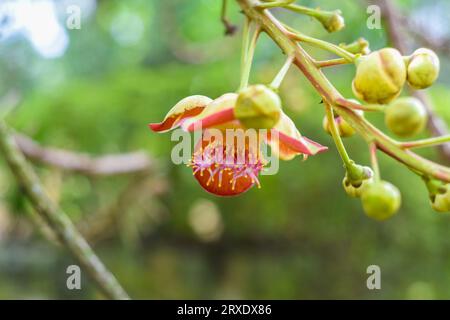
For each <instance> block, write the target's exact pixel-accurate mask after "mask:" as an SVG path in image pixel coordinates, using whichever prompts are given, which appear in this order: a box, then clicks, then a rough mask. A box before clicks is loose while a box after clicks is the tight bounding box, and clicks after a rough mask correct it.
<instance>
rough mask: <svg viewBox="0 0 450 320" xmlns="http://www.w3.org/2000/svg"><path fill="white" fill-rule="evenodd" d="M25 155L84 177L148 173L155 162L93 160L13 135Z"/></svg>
mask: <svg viewBox="0 0 450 320" xmlns="http://www.w3.org/2000/svg"><path fill="white" fill-rule="evenodd" d="M14 138H15V140H16V143H17V145H18V146H19V148H20V150H21V151H22V152H23V153H24V155H25V156H26V157H27V158H29V159H31V160H34V161H37V162H40V163H44V164H47V165H51V166H55V167H58V168H61V169H63V170H67V171H75V172H78V173H80V174H85V175H98V176H108V175H119V174H127V173H137V172H144V171H149V170H150V169H151V168H152V167H153V162H152V160H151V159H150V158H149V156H148V155H147V154H146V153H145V152H139V151H137V152H132V153H123V154H111V155H104V156H99V157H92V156H90V155H88V154H83V153H76V152H72V151H67V150H63V149H57V148H51V147H43V146H41V145H39V144H38V143H37V142H35V141H33V140H32V139H31V138H29V137H27V136H26V135H24V134H20V133H16V134H15V135H14Z"/></svg>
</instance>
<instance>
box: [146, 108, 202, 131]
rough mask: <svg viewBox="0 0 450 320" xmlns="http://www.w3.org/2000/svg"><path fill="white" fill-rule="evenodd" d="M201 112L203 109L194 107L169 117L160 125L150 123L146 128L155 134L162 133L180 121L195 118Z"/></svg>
mask: <svg viewBox="0 0 450 320" xmlns="http://www.w3.org/2000/svg"><path fill="white" fill-rule="evenodd" d="M202 111H203V107H195V108H193V109H190V110H188V111H185V112H183V113H182V114H178V115H174V116H171V117H169V118H167V119H165V120H164V121H163V122H160V123H150V124H149V125H148V126H149V127H150V129H152V130H153V131H155V132H164V131H167V130H170V129H173V128H175V127H177V126H178V125H180V123H181V122H182V120H184V119H187V118H191V117H195V116H196V115H198V114H200V113H201V112H202Z"/></svg>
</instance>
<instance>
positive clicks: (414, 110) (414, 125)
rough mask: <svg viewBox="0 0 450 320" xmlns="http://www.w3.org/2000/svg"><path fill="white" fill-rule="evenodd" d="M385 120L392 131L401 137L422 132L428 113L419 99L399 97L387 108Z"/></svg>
mask: <svg viewBox="0 0 450 320" xmlns="http://www.w3.org/2000/svg"><path fill="white" fill-rule="evenodd" d="M384 112H385V114H384V122H385V123H386V126H387V127H388V128H389V130H390V131H392V132H393V133H395V134H396V135H398V136H400V137H409V136H413V135H415V134H417V133H420V132H421V131H422V130H423V129H424V128H425V125H426V124H427V121H428V114H427V111H426V109H425V107H424V106H423V104H422V102H421V101H420V100H419V99H416V98H413V97H406V98H399V99H397V100H395V101H394V102H391V103H390V104H389V105H388V106H387V108H386V109H385V111H384Z"/></svg>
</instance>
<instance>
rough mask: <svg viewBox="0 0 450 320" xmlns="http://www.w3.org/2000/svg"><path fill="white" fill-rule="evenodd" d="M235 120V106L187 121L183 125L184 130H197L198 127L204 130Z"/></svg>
mask: <svg viewBox="0 0 450 320" xmlns="http://www.w3.org/2000/svg"><path fill="white" fill-rule="evenodd" d="M233 120H236V118H235V116H234V107H232V108H228V109H224V110H221V111H218V112H216V113H213V114H211V115H209V116H206V117H204V118H200V119H198V120H196V121H189V122H186V123H185V124H183V125H182V127H183V129H184V130H186V131H188V132H192V131H194V130H197V128H198V129H199V130H202V129H207V128H211V127H218V126H220V125H222V124H225V123H228V122H231V121H233Z"/></svg>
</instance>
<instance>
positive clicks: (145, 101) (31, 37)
mask: <svg viewBox="0 0 450 320" xmlns="http://www.w3.org/2000/svg"><path fill="white" fill-rule="evenodd" d="M230 2H231V3H230V8H229V13H230V14H229V16H230V19H231V21H232V22H233V23H235V24H237V25H239V26H241V25H242V21H243V16H242V15H241V14H240V13H239V9H238V7H237V5H236V3H234V1H230ZM301 3H302V4H305V5H311V6H314V7H315V6H320V7H322V8H326V9H337V8H339V9H341V10H342V11H343V15H344V17H345V19H346V25H347V27H346V28H345V29H344V30H343V31H341V32H339V33H336V34H327V33H326V32H325V31H323V30H322V29H321V26H320V24H318V23H317V22H316V21H313V20H311V19H309V18H305V17H301V16H296V15H293V14H290V13H286V12H285V11H282V10H275V11H274V12H275V14H276V15H277V16H278V17H280V18H282V19H284V20H285V21H289V22H290V23H291V24H292V25H294V26H295V27H297V28H299V29H300V30H302V31H303V32H304V33H307V34H310V35H313V36H316V37H320V38H323V39H326V40H329V41H332V42H334V43H340V42H351V41H353V40H355V39H357V38H359V37H361V36H362V37H365V38H366V39H367V40H369V41H370V44H371V48H372V49H373V50H374V49H377V48H381V47H384V46H386V45H388V38H387V35H386V29H385V28H384V25H383V28H382V29H380V30H369V29H368V28H367V27H366V19H367V17H368V15H367V13H366V9H367V5H368V4H370V3H371V2H370V1H369V2H364V1H356V0H354V1H351V0H345V1H339V2H337V1H326V0H322V1H319V0H317V1H307V0H305V1H301ZM73 4H75V5H78V6H79V7H80V8H81V13H82V20H81V29H79V30H77V29H75V30H70V29H68V28H67V27H66V19H67V17H68V14H67V12H66V9H67V6H69V5H73ZM396 4H397V6H398V7H399V8H400V10H402V12H403V13H404V14H403V15H402V16H406V17H408V18H409V19H411V21H413V23H414V24H415V25H417V26H418V28H417V30H418V31H420V32H422V33H424V34H425V35H426V36H427V37H433V38H435V39H437V41H436V43H444V44H445V40H446V39H447V37H450V28H449V21H450V19H449V18H450V17H449V12H450V10H449V9H450V4H449V3H448V1H443V0H441V1H432V2H431V1H396ZM220 8H221V2H220V1H219V0H191V1H186V0H127V1H119V0H97V1H95V0H70V1H51V0H40V1H19V0H18V1H5V0H1V1H0V94H1V96H7V95H8V93H10V92H11V90H13V91H14V92H17V93H18V95H20V103H19V104H18V105H17V106H16V107H15V108H14V109H13V110H12V111H11V112H10V113H9V115H8V117H7V121H8V123H9V124H10V125H11V126H13V127H14V128H15V129H16V130H17V131H19V132H22V133H24V134H27V135H29V136H30V137H32V138H33V139H35V140H36V141H38V142H39V143H40V144H42V145H44V146H52V147H58V148H65V149H68V150H72V151H77V152H82V153H89V154H92V155H104V154H109V153H124V152H131V151H135V150H144V151H145V152H146V153H147V154H148V155H149V157H151V159H152V170H151V172H149V173H148V172H147V173H145V174H132V175H122V176H112V177H98V176H92V175H91V176H89V175H83V174H77V173H73V172H67V171H63V170H61V169H58V168H55V167H51V166H47V165H42V164H35V168H36V170H37V171H38V174H39V176H40V177H41V179H42V181H43V183H44V184H45V186H46V187H47V189H48V192H49V194H50V195H51V197H52V198H53V199H54V200H55V201H57V202H58V203H59V204H60V206H61V207H62V208H63V209H64V210H65V211H66V212H67V213H68V215H69V216H70V218H71V219H72V220H73V221H74V222H75V223H76V224H77V226H78V227H79V229H80V230H81V231H82V232H83V234H84V235H85V236H86V238H87V239H88V241H89V242H90V243H91V244H92V245H93V247H94V249H95V251H96V252H97V253H98V254H99V256H100V257H101V258H102V260H103V261H104V262H105V264H106V265H107V266H108V267H109V268H110V269H111V271H112V272H113V273H114V274H115V275H116V277H117V278H118V280H119V281H120V282H121V284H122V285H123V286H124V287H125V289H126V290H127V291H128V292H129V294H130V295H131V296H132V297H133V298H141V299H147V298H150V299H168V298H170V299H176V298H183V299H196V298H200V299H215V298H237V299H241V298H255V299H312V298H324V299H357V298H361V299H379V298H387V299H394V298H395V299H414V298H444V299H448V298H450V273H449V271H448V270H450V236H449V230H450V216H448V215H445V214H438V213H435V212H433V211H432V210H431V208H430V206H429V203H428V197H427V191H426V188H425V186H424V185H423V183H422V181H421V180H420V179H419V178H418V177H416V176H415V175H413V174H412V173H411V172H410V171H408V170H407V169H406V168H405V167H403V166H401V165H399V164H398V163H397V162H395V161H394V160H392V159H390V158H388V157H386V156H384V155H380V161H381V170H382V176H383V178H384V179H386V180H388V181H391V182H392V183H394V184H395V185H397V186H398V187H399V189H400V190H401V192H402V196H403V204H402V208H401V210H400V212H399V213H398V215H396V216H395V217H394V218H392V219H390V220H389V221H386V222H384V223H378V222H374V221H372V220H370V219H368V218H367V217H366V216H365V215H364V214H363V211H362V209H361V205H360V202H359V201H358V200H356V199H352V198H349V197H347V196H346V194H345V192H344V191H343V189H342V187H341V181H342V178H343V174H344V171H343V168H342V165H341V162H340V160H339V157H338V154H337V152H336V150H335V148H334V147H333V144H332V141H331V138H330V137H329V136H328V135H327V134H326V133H324V132H323V131H322V127H321V122H322V117H323V115H324V110H323V107H322V106H321V105H320V97H319V96H318V95H317V94H316V93H315V92H314V90H313V89H312V87H311V85H310V84H309V83H308V82H307V81H306V80H305V79H304V77H303V76H302V74H301V73H300V72H298V70H296V69H294V68H292V70H291V71H290V72H289V74H288V77H287V79H286V80H285V82H284V84H283V86H282V89H281V96H282V99H283V103H284V108H285V110H286V112H287V113H288V114H289V115H290V116H292V118H294V119H295V121H296V123H297V124H298V127H299V128H300V129H301V131H302V133H303V134H305V135H306V136H308V137H310V138H312V139H314V140H316V141H318V142H320V143H322V144H324V145H328V146H331V148H330V150H329V152H327V153H324V154H320V155H318V156H315V157H311V158H309V159H308V160H307V161H305V162H302V161H301V160H300V159H299V158H296V159H295V160H292V161H289V162H282V163H281V164H280V170H279V173H278V174H277V175H274V176H263V177H262V178H261V183H262V188H261V189H259V190H258V189H256V188H254V189H252V190H250V191H249V192H247V193H246V194H244V195H242V196H240V197H236V198H217V197H215V196H212V195H209V194H207V193H206V192H204V191H203V190H202V189H201V188H200V187H199V186H198V185H197V183H196V181H195V180H194V179H193V178H192V173H191V171H190V169H189V168H186V167H185V166H183V165H181V166H175V165H173V164H172V163H171V160H170V152H171V148H172V147H173V145H174V142H171V141H170V134H160V135H157V134H154V133H151V132H150V131H149V130H148V128H147V123H148V122H155V121H159V120H160V119H162V117H163V116H164V115H165V114H166V112H167V111H168V109H169V108H171V107H172V106H173V105H174V104H175V103H176V102H177V101H178V100H180V99H181V98H183V97H185V96H188V95H192V94H203V95H207V96H210V97H218V96H219V95H221V94H222V93H225V92H230V91H233V90H236V88H237V86H238V83H239V61H240V44H241V39H240V33H238V34H236V35H235V36H233V37H225V36H224V35H223V32H224V29H223V25H222V24H221V23H220V20H219V16H220ZM399 24H400V21H399ZM406 37H407V42H408V44H410V45H411V48H415V47H420V46H422V45H423V44H422V43H421V37H420V36H418V37H414V35H411V34H408V35H406ZM422 40H423V39H422ZM439 41H441V42H439ZM307 49H308V50H309V52H311V54H313V55H314V56H315V57H321V58H327V57H330V56H329V55H328V54H327V53H324V52H321V51H318V50H316V49H312V48H309V47H308V48H307ZM435 49H436V51H437V52H438V53H439V55H440V58H441V63H442V72H441V76H440V79H439V82H438V83H437V84H436V85H435V86H433V88H432V89H430V90H428V91H429V93H430V95H431V98H432V100H433V102H434V104H435V108H436V112H437V113H438V114H439V115H440V116H441V117H443V118H444V119H445V120H446V121H447V122H448V123H450V112H449V108H448V102H449V101H450V77H449V76H448V74H449V73H448V71H449V66H450V63H449V61H448V57H449V56H448V54H449V53H448V47H447V48H446V47H445V45H444V46H441V47H439V46H437V48H435ZM283 60H284V58H283V56H282V55H281V54H280V50H279V49H278V48H277V47H276V46H275V45H274V44H273V43H272V42H271V41H270V39H268V37H267V36H265V35H263V36H262V37H261V41H260V42H259V43H258V47H257V53H256V58H255V64H254V68H253V72H252V80H251V81H252V82H253V83H261V82H262V83H268V82H270V81H271V80H272V77H273V76H274V75H275V74H276V72H277V68H279V67H281V65H282V63H283ZM353 73H354V67H353V66H340V67H336V68H333V69H329V70H327V71H326V74H327V75H328V76H329V78H330V79H331V81H332V82H333V83H334V84H335V85H336V87H337V88H338V89H339V90H341V91H342V92H343V94H344V95H346V96H347V97H352V93H351V88H350V87H351V86H350V84H351V79H352V76H353ZM367 117H368V118H369V119H370V120H371V121H373V122H374V123H376V124H377V125H378V126H380V128H383V129H385V127H384V125H383V121H382V120H383V119H382V117H381V116H379V115H368V116H367ZM426 136H427V134H424V135H423V136H421V137H426ZM346 143H347V145H348V149H349V152H350V153H351V156H352V157H353V158H354V159H355V160H357V161H358V162H360V163H363V164H368V161H369V159H368V152H367V146H366V144H365V143H364V142H363V141H362V139H361V138H359V137H353V138H350V139H348V140H346ZM420 153H421V154H423V155H426V156H427V157H430V158H431V159H434V160H437V161H440V162H442V163H445V162H446V160H444V159H442V158H441V157H440V156H439V154H438V152H437V151H436V150H424V151H421V152H420ZM74 263H75V261H74V260H73V259H72V258H71V256H70V255H69V254H68V253H67V252H66V251H65V250H64V248H63V247H61V246H59V245H58V244H57V243H56V242H55V240H54V237H53V236H52V234H51V232H50V231H49V230H48V229H46V228H45V226H44V225H43V223H42V221H40V219H39V218H38V217H37V216H36V214H35V213H34V211H33V210H32V208H31V207H30V206H29V204H28V203H27V201H26V199H24V197H23V195H22V193H21V190H20V189H19V188H18V186H17V184H16V181H15V180H14V179H13V177H12V175H11V173H10V171H9V169H8V167H7V166H6V165H5V163H4V161H3V159H2V160H0V298H3V299H12V298H20V299H27V298H44V299H47V298H50V299H54V298H57V299H61V298H68V299H76V298H83V299H91V298H101V296H100V294H99V293H98V292H97V290H96V288H95V287H94V286H93V285H92V283H91V282H90V281H89V279H88V278H87V276H86V275H85V274H83V275H82V290H80V291H69V290H68V289H67V288H66V277H67V274H66V267H67V266H68V265H70V264H74ZM373 264H375V265H379V266H380V268H381V272H382V289H381V290H373V291H370V290H368V289H367V287H366V279H367V277H368V275H367V274H366V268H367V267H368V266H369V265H373Z"/></svg>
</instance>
